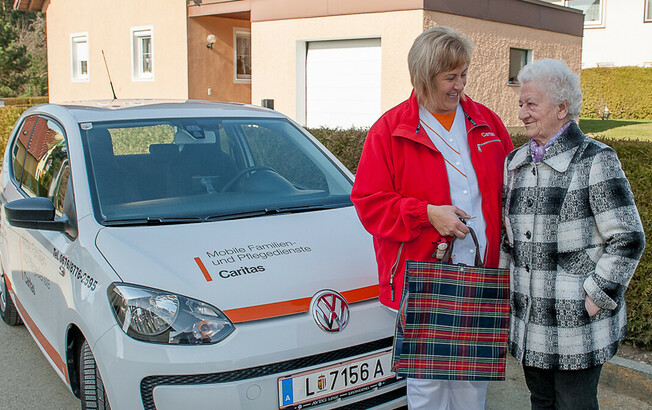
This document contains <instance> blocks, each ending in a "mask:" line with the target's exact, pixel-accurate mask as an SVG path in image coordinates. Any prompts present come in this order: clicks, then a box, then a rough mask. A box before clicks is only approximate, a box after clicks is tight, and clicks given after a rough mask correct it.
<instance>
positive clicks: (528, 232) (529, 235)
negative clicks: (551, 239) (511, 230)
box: [525, 231, 532, 239]
mask: <svg viewBox="0 0 652 410" xmlns="http://www.w3.org/2000/svg"><path fill="white" fill-rule="evenodd" d="M525 237H526V238H528V239H530V238H532V234H531V233H530V231H527V232H525Z"/></svg>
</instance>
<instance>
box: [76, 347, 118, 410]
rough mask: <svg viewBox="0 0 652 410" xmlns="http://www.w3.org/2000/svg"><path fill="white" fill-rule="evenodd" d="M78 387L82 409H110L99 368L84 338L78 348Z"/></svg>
mask: <svg viewBox="0 0 652 410" xmlns="http://www.w3.org/2000/svg"><path fill="white" fill-rule="evenodd" d="M79 388H80V391H81V394H80V398H81V408H82V410H85V409H93V410H103V409H105V410H109V409H111V406H109V400H108V399H107V397H106V390H104V383H103V382H102V376H100V369H98V368H97V363H95V357H93V352H92V351H91V348H90V346H89V345H88V342H87V341H85V340H84V343H82V346H81V349H79Z"/></svg>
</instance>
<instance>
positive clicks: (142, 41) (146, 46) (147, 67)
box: [131, 27, 154, 80]
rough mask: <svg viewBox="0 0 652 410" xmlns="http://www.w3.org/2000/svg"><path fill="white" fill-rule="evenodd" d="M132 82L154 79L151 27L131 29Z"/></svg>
mask: <svg viewBox="0 0 652 410" xmlns="http://www.w3.org/2000/svg"><path fill="white" fill-rule="evenodd" d="M131 38H132V71H133V79H134V80H153V79H154V42H153V36H152V28H151V27H139V28H132V29H131Z"/></svg>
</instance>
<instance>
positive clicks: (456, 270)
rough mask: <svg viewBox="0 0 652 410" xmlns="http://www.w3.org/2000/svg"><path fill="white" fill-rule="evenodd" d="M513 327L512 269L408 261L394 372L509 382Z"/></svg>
mask: <svg viewBox="0 0 652 410" xmlns="http://www.w3.org/2000/svg"><path fill="white" fill-rule="evenodd" d="M473 236H475V234H473ZM452 245H453V242H451V244H450V250H451V251H452ZM476 246H477V245H476ZM448 255H450V252H449V254H448ZM442 260H450V257H449V256H448V257H445V258H444V259H442ZM476 264H477V262H476ZM480 264H481V262H480ZM508 325H509V270H508V269H498V268H485V267H482V266H467V265H462V264H460V265H455V264H451V263H444V262H417V261H408V262H407V267H406V273H405V285H404V287H403V296H402V298H401V305H400V308H399V314H398V317H397V326H396V337H395V339H394V340H395V342H394V352H393V354H394V371H395V372H396V373H397V374H399V375H401V376H405V377H413V378H422V379H444V380H475V381H492V380H493V381H497V380H505V357H506V355H507V337H508V334H507V332H508Z"/></svg>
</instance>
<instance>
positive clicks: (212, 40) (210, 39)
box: [206, 34, 215, 49]
mask: <svg viewBox="0 0 652 410" xmlns="http://www.w3.org/2000/svg"><path fill="white" fill-rule="evenodd" d="M206 41H208V44H206V48H210V49H213V44H215V34H209V35H208V37H206Z"/></svg>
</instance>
